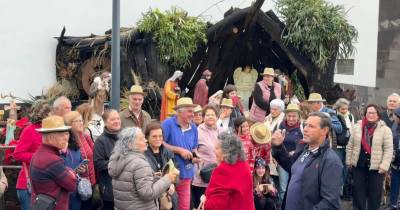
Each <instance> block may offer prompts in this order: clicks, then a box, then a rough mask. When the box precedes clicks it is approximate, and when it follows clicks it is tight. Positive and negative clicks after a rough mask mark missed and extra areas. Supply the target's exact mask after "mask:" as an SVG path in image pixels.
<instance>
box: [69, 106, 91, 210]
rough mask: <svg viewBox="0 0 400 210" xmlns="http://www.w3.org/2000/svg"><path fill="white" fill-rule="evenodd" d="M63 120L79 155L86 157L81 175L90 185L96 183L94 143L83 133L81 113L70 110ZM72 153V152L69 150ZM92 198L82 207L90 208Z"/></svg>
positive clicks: (84, 202) (83, 203)
mask: <svg viewBox="0 0 400 210" xmlns="http://www.w3.org/2000/svg"><path fill="white" fill-rule="evenodd" d="M64 122H65V124H66V125H68V126H71V135H70V138H71V139H72V141H71V142H75V143H76V145H77V146H76V148H75V150H79V152H80V156H81V158H82V160H83V159H87V160H88V161H89V162H88V165H87V167H86V168H85V169H86V170H85V173H84V174H82V177H86V178H88V179H89V181H90V184H91V185H92V187H94V185H95V184H96V174H95V170H94V162H93V150H94V143H93V140H92V139H91V138H90V136H89V135H87V134H85V133H84V130H85V128H84V126H83V118H82V115H81V114H80V113H79V112H77V111H72V112H69V113H67V114H66V115H64ZM71 153H72V154H73V152H71ZM91 203H92V198H90V199H88V200H85V201H83V202H82V207H84V209H91Z"/></svg>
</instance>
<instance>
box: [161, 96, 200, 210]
mask: <svg viewBox="0 0 400 210" xmlns="http://www.w3.org/2000/svg"><path fill="white" fill-rule="evenodd" d="M195 107H196V105H195V104H193V102H192V99H191V98H187V97H182V98H180V99H178V101H177V103H176V106H175V111H176V115H175V116H173V117H170V118H168V119H166V120H164V122H163V123H162V127H163V131H164V146H165V147H166V148H167V149H169V150H171V151H172V152H174V154H175V159H176V160H177V162H178V166H179V171H180V174H179V184H178V186H177V187H176V191H177V193H178V197H179V204H178V209H180V210H189V208H190V183H191V180H192V178H193V176H194V173H195V171H194V167H193V164H194V163H197V162H199V159H198V158H195V157H193V153H194V152H195V151H196V148H197V142H198V134H197V127H196V125H195V124H194V123H193V122H192V120H193V115H194V108H195Z"/></svg>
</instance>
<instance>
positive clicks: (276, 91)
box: [250, 68, 282, 122]
mask: <svg viewBox="0 0 400 210" xmlns="http://www.w3.org/2000/svg"><path fill="white" fill-rule="evenodd" d="M262 75H263V80H262V81H260V82H257V83H256V85H255V87H254V91H253V104H252V106H251V109H250V118H252V120H255V121H257V122H263V121H264V118H265V116H267V115H268V114H269V108H270V107H269V103H270V102H271V101H272V100H273V99H275V98H281V96H282V90H281V85H280V84H279V83H277V82H274V77H275V72H274V69H272V68H265V69H264V73H263V74H262Z"/></svg>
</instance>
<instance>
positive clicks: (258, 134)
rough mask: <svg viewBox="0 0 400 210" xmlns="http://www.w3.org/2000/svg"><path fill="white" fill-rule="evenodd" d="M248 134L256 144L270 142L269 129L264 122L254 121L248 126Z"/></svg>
mask: <svg viewBox="0 0 400 210" xmlns="http://www.w3.org/2000/svg"><path fill="white" fill-rule="evenodd" d="M250 135H251V137H252V138H253V140H254V141H255V142H256V143H257V144H268V143H270V142H271V138H272V134H271V131H270V130H269V129H268V128H267V126H265V124H264V123H260V122H257V123H254V124H253V125H252V126H251V127H250Z"/></svg>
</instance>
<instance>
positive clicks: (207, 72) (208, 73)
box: [203, 69, 212, 76]
mask: <svg viewBox="0 0 400 210" xmlns="http://www.w3.org/2000/svg"><path fill="white" fill-rule="evenodd" d="M211 75H212V72H211V71H210V70H208V69H206V70H205V71H203V76H211Z"/></svg>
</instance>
